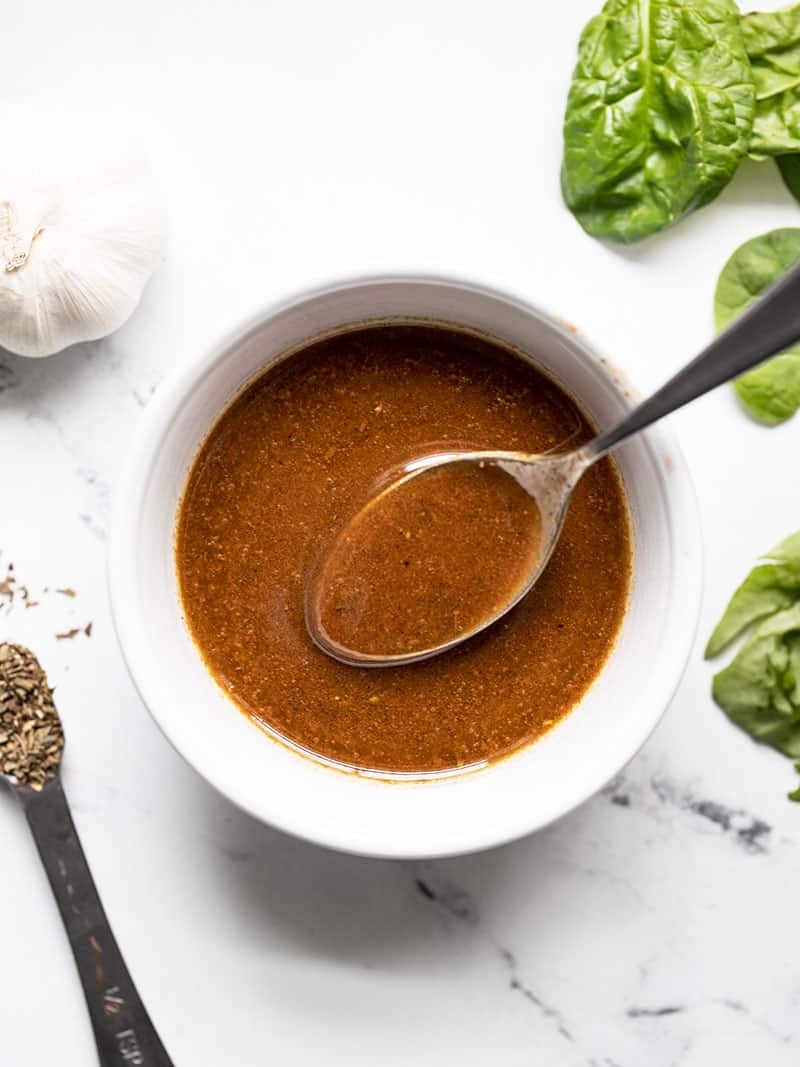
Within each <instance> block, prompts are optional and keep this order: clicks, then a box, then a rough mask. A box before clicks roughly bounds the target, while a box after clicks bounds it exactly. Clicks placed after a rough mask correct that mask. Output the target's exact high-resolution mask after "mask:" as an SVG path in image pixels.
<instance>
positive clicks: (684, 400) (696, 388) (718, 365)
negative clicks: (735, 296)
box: [585, 263, 800, 460]
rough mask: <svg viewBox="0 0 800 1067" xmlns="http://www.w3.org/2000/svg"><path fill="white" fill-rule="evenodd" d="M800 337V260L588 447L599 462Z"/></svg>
mask: <svg viewBox="0 0 800 1067" xmlns="http://www.w3.org/2000/svg"><path fill="white" fill-rule="evenodd" d="M798 340H800V263H797V264H795V266H793V267H792V268H791V269H790V270H788V271H787V272H786V274H784V275H783V277H782V278H780V279H779V280H778V281H777V282H775V284H774V285H772V286H770V288H769V289H767V291H766V292H765V293H764V295H763V296H762V297H761V298H760V299H759V300H757V301H756V302H755V303H754V304H752V305H751V306H750V307H749V308H748V310H747V311H745V313H744V314H743V315H740V316H739V317H738V318H737V319H736V320H735V321H734V322H732V323H731V325H730V326H728V328H727V329H726V330H724V331H723V332H722V333H721V334H719V335H718V336H717V337H716V338H715V339H714V340H713V341H712V342H711V344H710V345H708V346H707V347H706V348H704V349H703V351H702V352H701V353H700V355H699V356H696V357H695V358H694V359H693V360H692V361H691V363H688V364H687V365H686V366H685V367H684V368H683V370H680V371H678V373H677V374H676V375H675V376H674V377H673V378H670V380H669V381H668V382H667V383H666V385H662V386H661V388H660V389H659V390H658V392H656V393H654V394H653V395H652V396H651V397H650V398H649V399H647V400H645V401H643V402H642V403H641V404H639V406H638V407H635V408H634V409H633V411H631V412H630V413H629V414H628V415H626V416H625V418H624V419H622V421H621V422H618V423H617V425H616V426H612V427H611V428H610V429H609V430H606V431H605V432H604V433H602V434H600V435H599V436H598V437H596V438H595V439H594V441H590V442H589V444H588V445H586V446H585V451H586V453H587V455H589V456H591V458H592V459H593V460H594V459H596V458H597V457H598V456H601V455H603V453H605V452H608V451H609V449H611V448H614V446H615V445H618V444H619V443H620V441H624V440H625V438H626V437H630V436H631V434H634V433H638V431H639V430H644V429H645V428H646V427H647V426H650V425H652V424H653V423H654V422H657V421H658V420H659V419H662V418H663V417H664V416H665V415H669V414H670V412H672V411H676V410H677V409H678V408H681V407H683V406H684V404H688V403H689V402H690V401H691V400H696V399H697V398H698V397H699V396H703V394H704V393H707V392H709V391H710V390H711V389H716V387H717V386H718V385H722V384H723V382H727V381H730V379H731V378H736V377H738V375H740V374H743V373H744V372H745V371H746V370H750V369H751V368H752V367H755V366H756V365H757V364H759V363H763V361H764V360H765V359H768V358H769V357H770V356H774V355H776V354H777V353H778V352H782V351H783V349H785V348H788V347H789V346H790V345H793V344H795V343H796V342H797V341H798Z"/></svg>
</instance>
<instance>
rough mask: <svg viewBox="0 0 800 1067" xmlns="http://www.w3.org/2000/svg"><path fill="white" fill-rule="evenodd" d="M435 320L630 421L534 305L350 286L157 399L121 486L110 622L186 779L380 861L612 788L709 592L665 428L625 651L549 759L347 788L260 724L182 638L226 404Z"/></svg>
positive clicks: (690, 500) (558, 736) (531, 752)
mask: <svg viewBox="0 0 800 1067" xmlns="http://www.w3.org/2000/svg"><path fill="white" fill-rule="evenodd" d="M408 317H412V318H429V319H438V320H443V321H446V322H454V323H460V324H463V325H466V326H470V327H473V328H476V329H478V330H480V331H483V332H485V333H487V334H490V335H493V336H495V337H497V338H500V339H501V340H504V341H506V342H510V343H511V344H512V345H515V346H517V347H518V348H521V349H523V350H524V351H526V352H530V353H532V354H533V355H534V356H535V359H536V362H537V363H538V364H539V365H541V366H542V367H544V368H545V369H546V370H547V371H548V372H549V373H550V374H551V375H552V377H554V378H555V379H556V380H557V381H558V382H559V383H561V385H563V386H564V387H565V388H566V389H567V391H568V392H569V393H571V394H572V395H573V396H574V397H575V398H576V399H577V400H578V402H579V403H580V405H581V406H582V407H583V408H584V410H586V411H587V412H588V413H589V415H590V416H591V417H592V418H593V420H594V421H595V422H596V423H597V424H598V425H599V426H601V427H602V426H607V425H609V424H610V423H611V422H612V421H613V420H614V419H616V418H617V417H618V416H620V415H621V414H622V412H623V411H625V409H626V407H627V406H629V403H630V401H628V400H626V391H625V386H624V384H621V383H620V382H619V381H618V380H617V379H616V377H615V375H614V374H612V373H611V371H610V370H609V368H608V366H607V364H605V363H604V362H602V361H601V360H600V359H599V358H598V357H597V356H596V355H595V354H594V353H593V352H592V351H591V349H590V348H589V347H588V346H587V345H586V343H585V342H584V341H583V340H581V338H580V337H579V336H578V335H577V334H575V333H574V332H572V331H570V330H569V329H567V328H565V327H564V326H562V325H560V324H559V323H558V322H557V321H555V320H554V319H552V318H550V317H549V316H548V315H545V314H543V313H542V312H541V311H539V310H537V309H536V308H534V307H532V306H531V305H530V304H527V303H525V302H524V301H522V300H519V299H515V298H513V297H510V296H508V295H505V294H502V293H498V292H493V291H491V290H489V289H486V288H484V287H483V286H479V285H475V284H471V283H465V282H461V281H454V280H450V279H446V278H429V277H413V276H411V277H405V276H404V277H375V278H366V279H356V280H349V281H343V282H340V283H338V284H335V285H332V286H330V287H328V288H325V289H319V290H316V291H314V292H310V293H306V294H304V295H301V296H299V297H297V298H295V299H292V300H289V301H287V302H285V303H282V304H279V305H276V306H272V307H269V308H267V309H266V310H265V311H262V312H261V313H259V314H258V315H256V316H255V317H254V318H253V319H252V320H251V321H250V322H248V323H246V324H245V325H244V326H243V327H242V328H241V329H240V330H238V331H237V332H236V333H234V334H233V335H231V336H228V337H225V338H223V339H222V340H221V341H220V342H218V343H217V344H215V345H213V346H212V347H211V348H209V349H208V351H207V352H205V353H204V354H203V355H202V356H201V358H199V359H198V360H196V361H195V362H193V363H191V365H189V366H186V367H183V368H182V369H180V370H179V371H178V373H176V374H175V375H174V376H173V377H172V378H171V380H169V381H167V382H165V383H164V384H163V385H162V386H161V387H160V388H159V390H158V393H157V395H156V397H155V399H154V401H153V403H152V404H151V405H150V406H149V407H148V409H147V411H146V413H145V416H144V419H143V422H142V425H141V427H140V430H139V434H138V437H137V439H136V441H135V442H134V444H133V446H132V449H131V452H130V458H129V462H128V465H127V470H126V472H125V474H124V477H123V479H122V483H121V485H120V486H119V490H118V492H117V497H116V510H115V517H114V523H113V531H112V538H111V545H110V562H109V567H110V583H111V597H112V605H113V612H114V619H115V623H116V627H117V633H118V635H119V639H120V642H121V644H122V649H123V652H124V655H125V658H126V660H127V663H128V667H129V669H130V671H131V674H132V675H133V678H134V681H135V683H136V685H137V686H138V689H139V692H140V693H141V695H142V698H143V700H144V702H145V704H146V705H147V706H148V708H149V709H150V711H151V713H152V715H153V717H154V718H155V720H156V722H157V723H158V724H159V726H160V727H161V729H162V730H163V731H164V733H165V734H166V735H167V737H168V738H169V740H170V741H171V742H172V743H173V745H174V746H175V748H176V749H177V750H178V751H179V752H180V753H181V754H182V755H183V756H184V757H185V758H186V759H187V760H188V762H189V763H190V764H191V765H192V766H193V767H194V768H195V769H196V770H197V771H198V772H199V773H200V774H201V775H203V777H204V778H206V779H207V780H208V781H209V782H210V783H211V784H212V785H213V786H215V787H216V788H217V789H218V790H219V791H220V792H221V793H224V794H225V796H227V797H229V798H230V800H232V801H233V802H234V803H235V804H237V805H239V806H240V807H241V808H244V809H245V810H246V811H248V812H250V813H251V814H252V815H254V816H256V817H257V818H259V819H263V820H264V821H265V822H268V823H271V824H273V825H274V826H277V827H280V828H281V829H283V830H286V831H288V832H290V833H293V834H297V835H298V836H300V837H303V838H306V839H308V840H310V841H315V842H317V843H319V844H323V845H328V846H331V847H333V848H338V849H343V850H346V851H349V852H355V853H360V854H363V855H371V856H387V857H398V858H399V857H423V856H434V855H437V856H443V855H448V854H454V853H461V852H468V851H472V850H475V849H482V848H487V847H489V846H491V845H497V844H499V843H501V842H505V841H509V840H512V839H513V838H516V837H520V836H521V835H523V834H527V833H529V832H530V831H532V830H535V829H537V828H539V827H541V826H544V825H545V824H547V823H550V822H552V821H553V820H554V819H557V818H558V817H559V816H561V815H564V814H565V813H566V812H568V811H570V810H571V809H572V808H574V807H576V805H578V804H580V803H581V802H582V801H583V800H586V799H587V798H588V797H590V796H591V795H592V794H593V793H595V792H596V791H597V790H598V789H600V788H601V787H602V786H603V785H604V784H605V783H606V782H607V781H608V780H609V779H610V778H611V777H613V775H615V774H616V773H617V772H618V771H619V770H620V769H621V768H622V767H623V766H624V765H625V764H626V763H627V761H628V760H630V759H631V757H632V756H633V755H634V754H635V753H636V751H637V750H638V748H639V747H640V745H641V744H642V743H643V742H644V741H645V739H646V738H647V737H648V735H649V734H650V732H651V731H652V730H653V728H654V727H655V726H656V724H657V723H658V721H659V719H660V718H661V716H662V714H663V713H664V711H665V709H666V707H667V705H668V703H669V700H670V698H671V696H672V694H673V692H674V690H675V688H676V686H677V684H678V682H679V680H680V676H681V673H682V671H683V668H684V666H685V663H686V659H687V656H688V653H689V650H690V648H691V645H692V640H693V636H694V632H695V626H696V621H697V616H698V610H699V601H700V593H701V538H700V529H699V524H698V518H697V510H696V504H695V499H694V493H693V490H692V487H691V482H690V479H689V475H688V473H687V470H686V466H685V464H684V461H683V458H682V456H681V454H680V452H679V450H678V448H677V447H676V445H675V443H674V442H673V440H672V438H671V437H670V436H669V435H668V434H667V432H666V431H665V430H664V429H662V428H661V427H657V428H655V429H653V430H651V431H649V432H648V433H647V434H646V435H644V436H639V437H638V438H636V439H634V440H632V441H630V442H628V443H627V444H626V445H624V446H623V447H622V448H621V449H620V451H619V452H618V454H617V460H618V463H619V466H620V470H621V472H622V476H623V479H624V482H625V487H626V490H627V494H628V500H629V503H630V509H631V517H632V522H633V533H634V567H633V584H632V592H631V599H630V605H629V608H628V612H627V615H626V618H625V621H624V623H623V627H622V631H621V633H620V636H619V640H618V642H617V645H616V648H615V650H614V651H613V653H612V655H611V657H610V659H609V661H608V663H607V664H606V667H605V669H604V670H603V671H602V673H601V674H600V676H599V677H598V678H597V680H596V681H595V682H594V684H593V685H592V686H591V688H590V689H589V691H588V692H587V693H586V695H585V696H584V698H583V700H582V701H581V703H580V704H579V705H578V707H576V708H575V709H574V710H573V711H572V713H571V714H569V715H568V716H567V717H566V718H565V719H564V720H563V721H562V722H561V723H559V724H558V726H556V727H555V728H554V729H553V730H552V731H551V732H550V733H549V734H547V735H546V736H545V737H544V738H543V739H542V740H540V741H538V742H537V743H536V744H533V745H530V746H528V747H527V748H523V749H522V750H520V751H519V752H518V753H516V754H515V755H513V756H511V757H509V758H507V759H504V760H502V761H500V762H499V763H497V764H494V765H491V766H489V767H487V768H485V769H482V770H478V771H474V772H471V773H467V774H461V775H456V776H453V777H448V778H444V779H439V780H433V781H423V782H419V781H417V782H408V781H405V782H399V783H398V782H392V783H387V782H385V781H382V780H380V779H375V778H372V777H368V776H364V775H358V774H355V773H353V774H345V773H342V772H341V771H338V770H334V769H331V768H329V767H326V766H324V765H323V764H321V763H318V762H316V761H314V760H311V759H309V758H307V757H303V756H301V755H299V754H297V753H296V752H294V751H292V750H291V749H290V748H288V747H286V746H285V745H283V744H280V743H279V742H277V741H274V740H272V739H271V738H270V737H269V736H268V735H267V734H265V733H264V732H263V731H262V730H260V729H259V728H258V727H257V726H255V725H254V724H253V723H252V722H250V721H249V720H248V719H247V718H246V717H245V715H243V714H242V713H241V712H240V711H239V710H238V709H237V707H235V706H234V705H233V704H232V703H231V702H230V700H229V699H228V698H227V697H226V696H225V695H224V694H223V692H222V691H221V690H220V689H219V688H218V687H217V685H216V684H215V682H214V681H213V680H212V678H211V677H210V675H209V674H208V673H207V671H206V669H205V667H204V665H203V663H202V661H201V659H200V656H199V655H198V653H197V651H196V649H195V647H194V645H193V644H192V641H191V639H190V637H189V634H188V631H187V629H186V626H185V624H184V621H183V618H182V614H181V607H180V603H179V598H178V589H177V582H176V577H175V568H174V563H173V531H174V524H175V515H176V508H177V505H178V501H179V498H180V494H181V491H182V489H183V486H184V482H185V480H186V476H187V473H188V470H189V467H190V465H191V462H192V459H193V457H194V455H195V453H196V451H197V449H198V447H199V446H200V444H201V442H202V440H203V438H204V437H205V435H206V433H207V432H208V430H209V429H210V427H211V425H212V423H213V422H214V420H215V419H216V417H217V415H218V414H219V413H220V411H221V410H222V409H223V408H224V407H225V406H226V404H227V403H228V401H229V400H230V399H231V398H232V397H233V396H234V395H235V394H236V393H237V392H238V391H239V390H240V389H241V387H242V386H243V385H244V384H245V383H246V382H248V381H250V380H251V379H252V378H253V376H254V375H256V374H258V372H259V371H260V370H261V369H262V368H264V367H265V366H267V365H268V364H269V363H270V361H271V360H273V359H274V358H275V357H276V356H278V355H279V354H280V353H281V352H283V351H285V350H286V349H287V348H290V347H291V346H294V345H296V344H297V343H298V342H300V341H303V340H304V339H307V338H311V337H313V336H315V335H318V334H320V333H323V332H325V331H328V330H330V329H332V328H335V327H337V326H340V325H343V324H345V323H353V322H360V321H367V320H370V319H387V318H389V319H391V318H408Z"/></svg>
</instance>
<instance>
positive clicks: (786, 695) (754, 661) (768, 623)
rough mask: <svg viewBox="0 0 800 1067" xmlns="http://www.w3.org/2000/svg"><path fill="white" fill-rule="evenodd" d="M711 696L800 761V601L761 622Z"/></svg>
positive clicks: (766, 740)
mask: <svg viewBox="0 0 800 1067" xmlns="http://www.w3.org/2000/svg"><path fill="white" fill-rule="evenodd" d="M711 692H712V695H713V697H714V700H716V702H717V704H719V706H720V707H721V708H722V709H723V710H724V711H725V713H726V714H727V716H728V718H730V719H731V720H732V721H733V722H735V723H736V725H737V726H739V727H741V729H743V730H744V731H745V732H746V733H748V734H750V736H751V737H752V738H753V739H754V740H755V741H760V742H761V743H762V744H765V745H772V747H773V748H777V749H778V750H779V751H780V752H783V753H784V754H785V755H787V756H791V757H792V758H793V759H796V760H797V759H800V603H795V604H794V605H793V606H792V607H790V608H787V609H786V610H785V611H780V612H778V613H777V614H775V615H772V616H771V617H770V618H768V619H765V620H764V621H763V622H760V623H758V624H757V625H756V627H755V629H754V630H753V633H752V634H751V635H750V637H749V638H748V639H747V640H746V641H745V643H744V645H743V646H742V648H741V650H740V651H739V653H738V654H737V655H736V656H735V658H734V659H733V661H732V662H731V663H730V664H729V665H728V666H727V667H725V668H724V669H723V670H721V671H720V672H719V673H718V674H716V675H714V681H713V683H712V688H711Z"/></svg>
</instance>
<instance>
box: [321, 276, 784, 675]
mask: <svg viewBox="0 0 800 1067" xmlns="http://www.w3.org/2000/svg"><path fill="white" fill-rule="evenodd" d="M798 339H800V264H798V265H796V266H795V267H793V268H792V269H791V270H790V271H788V272H787V273H786V274H785V275H784V277H783V278H782V279H780V280H779V281H778V282H776V283H775V285H773V286H772V287H771V288H770V289H769V290H768V291H767V292H766V293H765V294H764V296H762V297H761V299H760V300H758V301H756V303H754V304H753V305H752V307H751V308H750V309H749V310H748V311H746V312H745V313H744V314H743V315H742V316H741V317H740V318H738V319H737V320H736V321H735V322H733V323H732V324H731V325H730V326H729V327H728V328H727V330H725V331H724V332H723V333H721V334H720V335H719V336H718V337H717V338H716V339H715V340H714V341H712V342H711V344H710V345H708V346H707V347H706V348H705V349H704V350H703V351H702V352H701V353H700V354H699V355H698V356H697V357H695V359H693V360H692V361H691V362H690V363H689V364H687V366H685V367H684V368H683V369H682V370H680V371H679V372H678V373H677V374H676V375H675V376H674V377H673V378H671V379H670V380H669V381H668V382H667V383H666V384H665V385H663V386H662V387H661V389H659V390H658V391H657V392H656V393H655V394H654V395H653V396H652V397H650V398H649V399H648V400H645V401H643V402H642V403H641V404H639V405H638V407H636V408H634V409H633V410H632V411H631V412H629V413H628V414H627V415H626V416H625V417H624V418H623V419H622V420H621V421H620V422H618V423H617V424H616V425H615V426H612V427H611V428H610V429H608V430H606V431H604V432H603V433H601V434H599V435H598V436H597V437H595V438H594V439H593V440H592V441H589V442H588V443H587V444H585V445H582V446H581V447H580V448H578V449H575V450H574V451H571V452H564V453H559V454H548V455H531V454H527V453H522V452H503V451H486V452H463V451H462V452H439V453H435V454H431V455H426V456H422V457H420V458H418V459H415V460H412V461H411V462H410V463H408V464H406V465H405V466H404V467H403V468H402V469H401V470H399V471H396V472H394V473H393V474H392V475H391V476H387V478H384V479H383V480H382V485H381V487H380V488H379V489H378V490H377V491H376V492H375V493H374V495H373V496H372V497H371V498H370V499H369V500H368V502H367V504H366V505H365V506H364V507H363V508H362V509H361V510H360V511H359V512H357V513H356V514H355V515H354V516H352V517H351V518H350V519H349V521H348V522H346V523H345V524H344V526H343V527H342V528H341V529H340V530H339V531H338V532H337V534H336V536H335V537H334V539H333V541H332V542H331V544H330V546H329V547H328V549H327V550H326V552H325V554H324V556H323V558H322V560H321V561H320V563H319V564H318V566H317V567H316V569H315V570H314V572H313V574H312V575H311V578H310V580H309V582H308V584H307V588H306V605H305V608H306V625H307V627H308V631H309V633H310V635H311V637H312V638H313V640H314V641H315V642H316V644H317V645H319V647H320V648H321V649H322V650H323V651H324V652H327V653H328V654H329V655H330V656H332V657H334V658H335V659H337V660H340V661H341V662H342V663H347V664H351V665H353V666H360V667H392V666H401V665H403V664H408V663H415V662H418V661H420V660H424V659H429V658H430V657H431V656H436V655H438V654H439V653H441V652H446V651H447V650H448V649H452V648H454V647H456V646H457V645H460V644H461V643H462V642H464V641H467V640H468V639H469V638H471V637H474V636H475V635H476V634H478V633H480V632H481V631H482V630H485V629H486V628H487V627H488V626H491V625H492V624H493V623H495V622H497V621H498V619H500V618H502V617H503V616H504V615H505V614H506V613H507V612H508V611H510V610H511V608H513V607H514V606H515V605H516V604H518V603H519V601H520V600H521V599H522V598H523V597H524V596H525V595H526V594H527V593H528V592H530V590H531V589H532V588H533V586H534V585H535V583H536V581H537V579H538V578H539V575H540V574H541V573H542V571H543V570H544V568H545V567H546V566H547V562H548V560H549V559H550V556H551V555H552V553H553V549H554V548H555V546H556V543H557V541H558V538H559V535H560V533H561V530H562V527H563V524H564V519H565V517H566V513H567V508H568V506H569V502H570V498H571V496H572V492H573V490H574V488H575V486H576V485H577V483H578V481H579V480H580V478H581V476H582V475H583V473H584V471H586V470H587V469H588V468H589V467H590V466H591V465H592V464H593V463H594V462H595V461H596V460H598V459H600V457H601V456H604V455H606V454H607V453H608V452H610V451H611V450H612V449H613V448H615V447H616V446H617V445H618V444H620V443H621V442H622V441H624V440H626V439H627V438H628V437H630V436H632V435H633V434H636V433H638V432H639V431H640V430H644V429H646V428H647V427H648V426H651V425H652V424H653V423H654V422H657V421H658V420H659V419H661V418H663V417H664V416H665V415H669V414H670V413H671V412H673V411H675V410H677V409H678V408H680V407H683V406H684V405H685V404H688V403H689V402H690V401H692V400H695V399H697V398H698V397H700V396H703V395H704V394H705V393H707V392H709V391H710V390H711V389H714V388H716V387H717V386H718V385H722V384H723V383H724V382H727V381H729V380H730V379H731V378H735V377H737V376H738V375H739V374H742V373H743V372H744V371H746V370H749V369H750V368H751V367H754V366H755V365H756V364H758V363H761V362H762V361H763V360H765V359H768V358H769V357H770V356H773V355H775V354H776V353H778V352H780V351H782V350H783V349H785V348H787V347H788V346H789V345H791V344H794V343H795V342H797V340H798Z"/></svg>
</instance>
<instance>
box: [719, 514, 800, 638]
mask: <svg viewBox="0 0 800 1067" xmlns="http://www.w3.org/2000/svg"><path fill="white" fill-rule="evenodd" d="M763 559H764V560H767V561H769V562H765V563H760V564H759V565H758V566H756V567H754V568H753V569H752V570H751V571H750V573H749V574H748V576H747V577H746V578H745V580H744V581H743V582H742V584H741V585H740V586H739V588H738V589H737V590H736V592H735V593H734V594H733V596H732V597H731V599H730V601H729V603H728V606H727V608H726V609H725V614H724V615H723V616H722V618H721V619H720V621H719V622H718V623H717V625H716V628H715V629H714V632H713V633H712V635H711V637H710V638H709V640H708V644H707V645H706V653H705V654H706V659H711V658H712V657H714V656H716V655H717V654H718V653H720V652H722V650H723V649H724V648H725V647H726V645H729V644H730V643H731V641H733V639H734V638H736V637H738V636H739V634H741V633H743V632H744V631H745V630H746V629H747V627H748V626H751V625H752V624H753V623H754V622H758V620H759V619H763V618H764V617H765V616H767V615H773V614H774V613H775V612H777V611H782V610H783V609H784V608H788V607H791V605H792V604H793V603H794V602H795V601H796V600H800V531H799V532H798V533H795V534H792V535H791V537H787V538H786V540H784V541H781V543H780V544H779V545H776V546H775V548H773V549H772V550H771V551H770V552H768V553H767V554H766V555H765V556H764V557H763Z"/></svg>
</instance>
